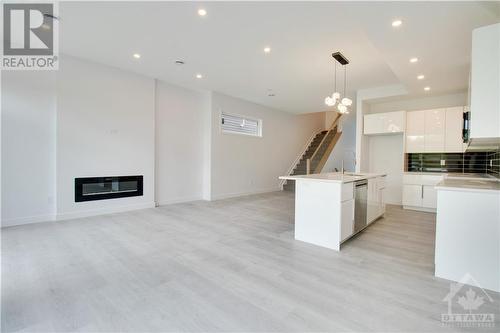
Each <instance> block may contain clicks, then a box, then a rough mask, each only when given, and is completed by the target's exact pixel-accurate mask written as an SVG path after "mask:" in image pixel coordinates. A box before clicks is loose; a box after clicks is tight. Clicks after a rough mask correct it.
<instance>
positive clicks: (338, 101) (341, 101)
mask: <svg viewBox="0 0 500 333" xmlns="http://www.w3.org/2000/svg"><path fill="white" fill-rule="evenodd" d="M332 57H333V59H335V72H334V75H333V77H334V81H335V82H334V84H333V89H334V93H333V94H332V95H331V96H327V97H326V98H325V104H326V105H328V106H335V105H337V112H338V113H340V114H344V113H349V111H348V110H347V108H348V107H349V106H351V105H352V100H351V99H350V98H348V97H347V96H346V95H345V94H346V88H347V65H348V64H349V60H347V58H346V57H344V55H343V54H342V53H340V52H335V53H333V54H332ZM337 62H338V63H339V64H341V65H342V66H343V67H344V91H343V95H340V92H338V91H337ZM342 96H343V97H342Z"/></svg>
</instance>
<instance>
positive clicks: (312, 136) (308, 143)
mask: <svg viewBox="0 0 500 333" xmlns="http://www.w3.org/2000/svg"><path fill="white" fill-rule="evenodd" d="M319 132H321V129H318V130H316V131H314V132H313V134H312V135H311V137H310V138H309V140H307V143H306V145H305V146H304V148H302V150H301V151H300V154H299V155H298V156H297V158H296V159H295V160H294V161H293V163H292V165H291V166H290V168H288V171H287V172H286V175H287V176H290V175H291V174H292V172H293V170H294V169H295V167H296V166H297V164H298V163H299V161H300V159H301V158H302V156H304V154H305V153H306V151H307V149H308V148H309V146H310V145H311V143H312V142H313V140H314V138H315V137H316V135H318V133H319ZM285 183H286V180H285V179H281V180H280V183H279V187H280V189H281V190H282V191H283V186H284V185H285Z"/></svg>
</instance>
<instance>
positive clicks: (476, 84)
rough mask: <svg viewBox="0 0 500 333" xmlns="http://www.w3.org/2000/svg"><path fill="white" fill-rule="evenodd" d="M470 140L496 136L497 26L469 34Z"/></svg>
mask: <svg viewBox="0 0 500 333" xmlns="http://www.w3.org/2000/svg"><path fill="white" fill-rule="evenodd" d="M470 85H471V86H470V94H471V97H470V98H471V101H470V103H471V105H470V116H471V120H470V138H471V144H474V142H475V140H476V141H478V143H480V142H481V141H482V140H486V141H487V139H491V138H498V137H500V94H499V91H500V23H498V24H493V25H489V26H486V27H481V28H477V29H475V30H474V31H473V32H472V62H471V82H470Z"/></svg>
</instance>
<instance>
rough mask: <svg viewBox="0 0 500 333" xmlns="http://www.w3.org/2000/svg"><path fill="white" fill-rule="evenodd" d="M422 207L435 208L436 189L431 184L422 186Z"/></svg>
mask: <svg viewBox="0 0 500 333" xmlns="http://www.w3.org/2000/svg"><path fill="white" fill-rule="evenodd" d="M422 207H424V208H434V209H436V208H437V190H436V189H435V188H434V186H433V185H423V186H422Z"/></svg>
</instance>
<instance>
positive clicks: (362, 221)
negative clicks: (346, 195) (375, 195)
mask: <svg viewBox="0 0 500 333" xmlns="http://www.w3.org/2000/svg"><path fill="white" fill-rule="evenodd" d="M367 192H368V180H366V179H365V180H358V181H357V182H355V183H354V233H353V234H356V233H358V232H359V231H361V230H363V229H364V228H365V227H366V226H367V225H368V223H367V219H366V210H367V205H368V201H367Z"/></svg>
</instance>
